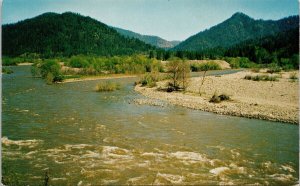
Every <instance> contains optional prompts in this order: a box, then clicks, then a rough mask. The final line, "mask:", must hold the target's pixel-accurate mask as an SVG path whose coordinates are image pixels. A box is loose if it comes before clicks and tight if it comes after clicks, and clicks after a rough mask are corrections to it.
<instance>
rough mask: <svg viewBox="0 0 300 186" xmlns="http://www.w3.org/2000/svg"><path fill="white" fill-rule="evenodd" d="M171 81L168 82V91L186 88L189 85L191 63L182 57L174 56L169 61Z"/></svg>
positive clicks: (168, 67)
mask: <svg viewBox="0 0 300 186" xmlns="http://www.w3.org/2000/svg"><path fill="white" fill-rule="evenodd" d="M167 69H168V73H169V78H170V81H169V83H168V90H167V91H168V92H172V91H178V90H180V89H182V90H185V89H186V88H187V86H188V82H189V81H188V79H189V77H190V65H189V63H188V62H186V61H185V60H182V59H180V58H172V59H171V60H170V61H169V62H168V63H167Z"/></svg>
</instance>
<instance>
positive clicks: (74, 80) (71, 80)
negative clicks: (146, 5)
mask: <svg viewBox="0 0 300 186" xmlns="http://www.w3.org/2000/svg"><path fill="white" fill-rule="evenodd" d="M132 77H137V75H122V74H111V75H107V76H83V77H79V78H70V79H65V80H64V81H63V82H61V83H72V82H79V81H92V80H99V79H119V78H132Z"/></svg>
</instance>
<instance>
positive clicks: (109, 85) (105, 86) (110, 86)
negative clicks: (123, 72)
mask: <svg viewBox="0 0 300 186" xmlns="http://www.w3.org/2000/svg"><path fill="white" fill-rule="evenodd" d="M120 88H121V86H120V84H118V83H115V82H112V81H104V82H100V83H98V85H97V86H96V91H97V92H108V91H115V90H119V89H120Z"/></svg>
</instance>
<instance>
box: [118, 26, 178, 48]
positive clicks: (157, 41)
mask: <svg viewBox="0 0 300 186" xmlns="http://www.w3.org/2000/svg"><path fill="white" fill-rule="evenodd" d="M114 29H116V31H117V32H119V33H120V34H122V35H124V36H126V37H129V38H136V39H139V40H141V41H143V42H145V43H147V44H150V45H152V46H155V47H159V48H164V49H169V48H173V47H174V46H176V45H178V44H179V43H180V41H167V40H165V39H162V38H160V37H158V36H150V35H142V34H138V33H135V32H132V31H129V30H125V29H121V28H116V27H114Z"/></svg>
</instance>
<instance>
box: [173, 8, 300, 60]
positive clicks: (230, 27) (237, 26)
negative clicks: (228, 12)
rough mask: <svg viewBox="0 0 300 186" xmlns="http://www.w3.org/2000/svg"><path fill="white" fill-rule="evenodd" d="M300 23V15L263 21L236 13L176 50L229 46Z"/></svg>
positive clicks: (182, 43) (201, 49) (178, 46)
mask: <svg viewBox="0 0 300 186" xmlns="http://www.w3.org/2000/svg"><path fill="white" fill-rule="evenodd" d="M298 23H299V16H291V17H288V18H284V19H281V20H278V21H263V20H254V19H253V18H251V17H249V16H247V15H245V14H243V13H236V14H234V15H233V16H232V17H231V18H229V19H227V20H226V21H224V22H222V23H220V24H218V25H216V26H214V27H212V28H210V29H208V30H205V31H202V32H199V33H198V34H196V35H194V36H191V37H190V38H188V39H187V40H185V41H183V42H181V43H180V44H179V45H177V46H176V47H175V50H182V51H186V50H189V51H203V50H206V49H210V48H216V47H218V46H222V47H225V48H227V47H230V46H232V45H234V44H238V43H241V42H243V41H245V40H249V39H255V38H261V37H264V36H268V35H272V34H274V33H278V32H282V31H285V30H288V29H292V28H297V27H298ZM240 56H241V55H240Z"/></svg>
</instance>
